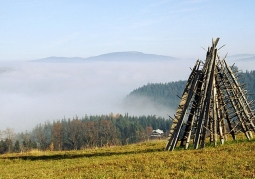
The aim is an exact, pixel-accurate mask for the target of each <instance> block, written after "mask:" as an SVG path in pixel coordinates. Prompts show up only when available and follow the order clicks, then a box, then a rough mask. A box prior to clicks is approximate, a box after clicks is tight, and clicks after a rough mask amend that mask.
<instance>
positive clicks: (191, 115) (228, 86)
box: [166, 38, 255, 151]
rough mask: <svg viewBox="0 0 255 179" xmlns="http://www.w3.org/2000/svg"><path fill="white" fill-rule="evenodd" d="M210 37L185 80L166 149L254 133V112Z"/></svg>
mask: <svg viewBox="0 0 255 179" xmlns="http://www.w3.org/2000/svg"><path fill="white" fill-rule="evenodd" d="M218 42H219V38H217V39H216V40H215V41H214V40H212V46H211V47H208V51H207V54H206V60H205V61H204V62H203V61H200V60H197V62H196V64H195V66H194V68H193V69H192V72H191V74H190V76H189V79H188V81H187V84H186V87H185V89H184V92H183V95H182V97H181V100H180V104H179V106H178V108H177V111H176V114H175V116H174V118H172V120H173V123H172V126H171V129H170V132H169V136H168V143H167V145H166V150H170V151H172V150H174V148H175V147H176V146H177V145H180V146H182V147H184V148H185V149H188V148H189V145H191V144H192V145H193V147H194V148H195V149H198V148H204V147H205V144H206V143H207V142H208V143H213V144H214V145H215V146H216V145H217V143H221V144H224V141H226V140H227V136H228V134H229V135H231V136H232V138H233V140H236V134H238V133H239V132H243V133H244V134H245V136H246V138H247V139H248V140H250V139H251V138H252V132H255V126H254V123H253V120H254V119H255V115H254V112H253V110H252V109H251V107H250V103H249V102H248V100H247V98H246V93H245V90H244V89H242V87H241V86H240V85H239V84H238V81H237V78H236V76H235V74H234V72H233V70H232V68H231V67H229V66H228V64H227V63H226V61H225V58H226V57H225V58H224V59H220V57H219V55H218V53H217V51H218V49H217V48H216V46H217V44H218Z"/></svg>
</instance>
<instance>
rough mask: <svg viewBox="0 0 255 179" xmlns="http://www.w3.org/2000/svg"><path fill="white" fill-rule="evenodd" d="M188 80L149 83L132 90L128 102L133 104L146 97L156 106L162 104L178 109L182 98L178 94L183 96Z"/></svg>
mask: <svg viewBox="0 0 255 179" xmlns="http://www.w3.org/2000/svg"><path fill="white" fill-rule="evenodd" d="M186 82H187V81H176V82H170V83H148V84H147V85H144V86H142V87H140V88H137V89H135V90H134V91H132V92H131V93H130V94H129V95H128V96H127V98H126V102H129V103H132V104H133V103H136V102H139V100H140V99H139V98H141V97H146V98H148V99H149V100H150V101H152V102H153V103H154V105H155V106H157V105H159V104H160V105H164V106H167V107H170V108H172V109H176V108H177V106H178V104H179V102H180V98H179V97H178V96H180V97H181V96H182V92H183V89H184V88H185V85H186ZM177 95H178V96H177ZM136 100H138V101H136Z"/></svg>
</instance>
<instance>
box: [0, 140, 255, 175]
mask: <svg viewBox="0 0 255 179" xmlns="http://www.w3.org/2000/svg"><path fill="white" fill-rule="evenodd" d="M165 144H166V141H150V142H145V143H140V144H136V145H128V146H122V147H121V146H117V147H111V148H101V149H89V150H83V151H69V152H41V153H40V152H36V153H28V154H9V155H1V156H0V169H1V172H0V178H129V179H130V178H255V141H254V140H252V141H246V140H244V141H243V140H239V141H237V142H231V143H229V144H225V145H218V146H217V147H208V148H205V149H203V150H182V149H177V150H175V151H173V152H169V151H165V150H164V147H165Z"/></svg>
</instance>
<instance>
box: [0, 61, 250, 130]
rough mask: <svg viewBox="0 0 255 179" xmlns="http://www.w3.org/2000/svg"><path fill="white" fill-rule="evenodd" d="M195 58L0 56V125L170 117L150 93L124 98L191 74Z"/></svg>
mask: <svg viewBox="0 0 255 179" xmlns="http://www.w3.org/2000/svg"><path fill="white" fill-rule="evenodd" d="M195 61H196V59H193V60H192V59H191V60H180V59H175V60H165V61H158V62H151V61H150V62H141V61H140V62H139V61H137V62H128V61H110V62H106V61H97V62H92V61H90V62H84V63H42V62H26V61H19V62H18V61H12V62H1V63H0V82H1V87H0V95H1V106H0V107H1V117H0V121H1V128H0V130H4V129H5V128H7V127H10V128H13V129H14V130H15V132H21V131H24V130H31V129H32V128H33V127H34V126H35V125H37V124H39V123H44V122H45V121H50V122H52V121H53V120H59V119H63V118H66V119H68V118H71V119H72V118H73V117H75V116H78V117H80V118H81V117H83V116H85V115H102V114H110V113H111V112H112V113H114V114H116V113H121V114H125V113H129V115H138V116H139V115H154V114H155V115H157V116H162V117H165V118H168V116H167V114H169V115H173V113H174V111H173V110H172V109H168V108H167V107H164V106H158V107H157V108H155V106H153V105H151V104H150V101H149V100H147V99H141V103H136V104H134V105H129V106H126V105H124V104H123V99H124V98H125V97H126V96H127V95H128V94H129V93H130V92H131V91H133V90H134V89H136V88H138V87H141V86H143V85H146V84H148V83H167V82H171V81H178V80H187V78H188V76H189V74H190V71H191V70H190V67H191V68H192V67H193V65H194V64H195ZM228 62H229V64H230V65H232V64H233V63H236V65H240V66H241V67H242V69H243V70H246V69H247V70H252V69H253V66H254V65H248V64H247V62H243V61H239V62H238V61H236V59H234V60H233V58H232V60H231V58H230V61H228ZM249 64H251V62H250V63H249Z"/></svg>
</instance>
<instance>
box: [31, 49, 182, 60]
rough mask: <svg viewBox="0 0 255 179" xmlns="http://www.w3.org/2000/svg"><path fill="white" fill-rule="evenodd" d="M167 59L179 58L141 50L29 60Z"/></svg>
mask: <svg viewBox="0 0 255 179" xmlns="http://www.w3.org/2000/svg"><path fill="white" fill-rule="evenodd" d="M168 60H179V59H178V58H174V57H171V56H164V55H155V54H145V53H142V52H134V51H131V52H113V53H107V54H102V55H98V56H92V57H87V58H81V57H47V58H42V59H37V60H32V61H31V62H44V63H82V62H97V61H105V62H123V61H125V62H153V61H168Z"/></svg>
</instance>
